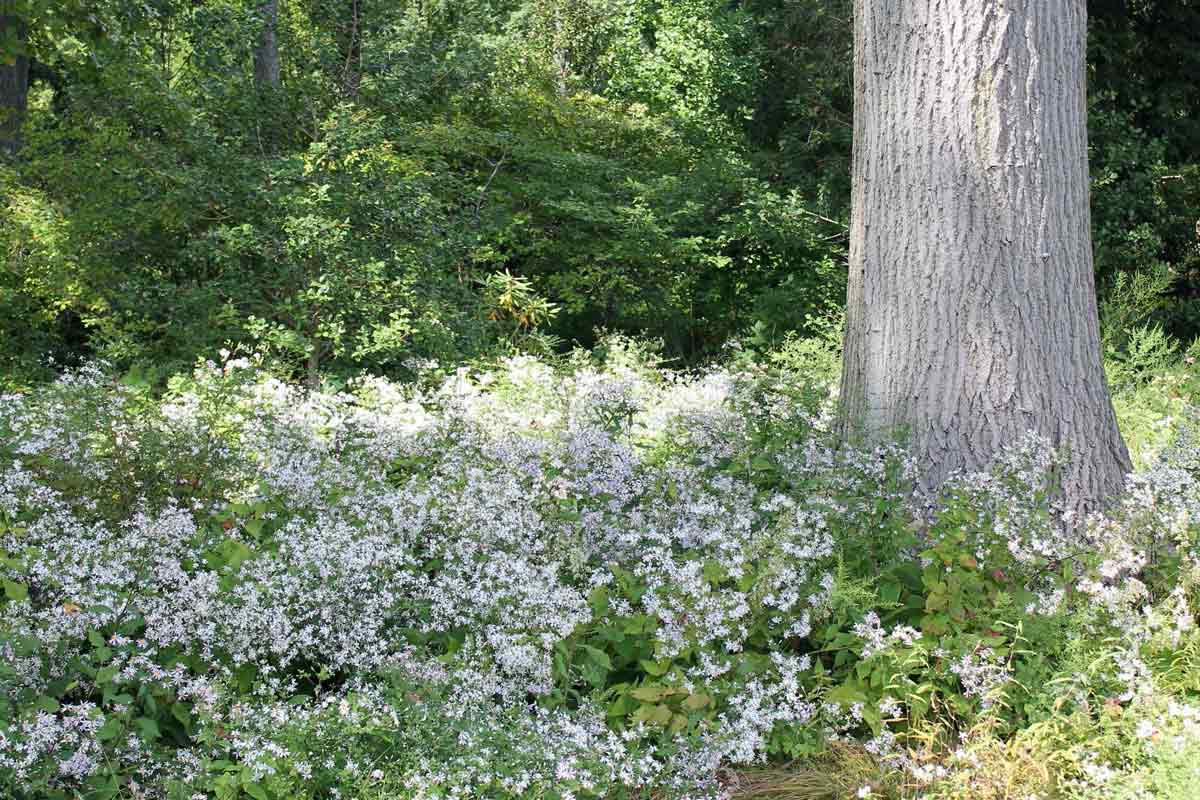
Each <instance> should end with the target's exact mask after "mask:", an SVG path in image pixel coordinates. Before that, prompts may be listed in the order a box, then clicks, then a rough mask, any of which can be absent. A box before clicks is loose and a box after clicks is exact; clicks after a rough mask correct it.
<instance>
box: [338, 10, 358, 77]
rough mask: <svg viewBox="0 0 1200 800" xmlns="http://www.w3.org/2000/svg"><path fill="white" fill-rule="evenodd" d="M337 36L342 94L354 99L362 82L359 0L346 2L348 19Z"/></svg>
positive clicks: (339, 29)
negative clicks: (340, 60) (340, 61)
mask: <svg viewBox="0 0 1200 800" xmlns="http://www.w3.org/2000/svg"><path fill="white" fill-rule="evenodd" d="M337 38H338V49H339V50H340V51H341V56H342V75H341V81H340V83H341V92H342V96H343V97H345V98H347V99H353V98H354V97H355V96H357V95H358V87H359V85H360V84H361V83H362V9H361V8H359V0H348V2H347V3H346V19H345V21H344V22H343V23H342V24H341V25H340V26H339V28H338V34H337Z"/></svg>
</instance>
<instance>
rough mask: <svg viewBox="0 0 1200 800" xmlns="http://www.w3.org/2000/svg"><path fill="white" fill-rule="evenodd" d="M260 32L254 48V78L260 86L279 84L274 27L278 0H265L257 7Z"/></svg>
mask: <svg viewBox="0 0 1200 800" xmlns="http://www.w3.org/2000/svg"><path fill="white" fill-rule="evenodd" d="M258 14H259V17H260V18H261V20H262V32H261V33H260V34H259V38H258V46H257V47H255V48H254V80H255V81H257V82H258V84H259V85H260V86H278V85H279V42H278V41H277V39H276V36H275V27H276V25H277V23H278V19H279V0H266V2H264V3H262V4H261V5H259V7H258Z"/></svg>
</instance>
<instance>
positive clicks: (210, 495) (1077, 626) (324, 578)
mask: <svg viewBox="0 0 1200 800" xmlns="http://www.w3.org/2000/svg"><path fill="white" fill-rule="evenodd" d="M788 347H789V349H788V350H786V351H785V352H783V353H782V354H781V355H780V356H778V357H776V358H773V359H772V358H767V359H754V358H737V359H735V360H734V361H733V363H732V365H731V366H727V367H714V368H710V369H708V370H705V371H701V372H690V373H682V372H672V371H670V370H667V369H665V368H664V367H663V366H662V365H661V364H658V363H656V362H655V360H654V358H653V349H652V348H649V347H647V346H646V345H645V344H642V343H637V342H632V341H629V340H627V339H622V338H620V337H610V338H609V339H607V340H606V341H605V342H604V345H603V347H602V348H600V349H598V350H597V351H596V352H595V353H586V352H578V353H576V354H575V355H574V356H572V357H571V358H569V359H566V360H564V361H562V362H560V363H557V364H552V363H549V362H547V361H544V360H540V359H537V358H533V357H530V356H516V357H512V358H509V359H507V360H505V361H503V362H500V363H499V364H497V365H496V366H494V367H492V368H486V369H485V368H475V369H471V368H459V369H457V370H445V369H435V368H434V367H433V365H423V366H417V367H414V369H416V370H418V371H419V372H420V373H421V374H422V376H423V377H422V378H421V380H419V381H417V382H414V383H409V384H397V383H393V382H389V381H386V380H382V379H376V378H364V379H360V380H357V381H355V382H352V383H350V384H347V385H346V386H345V387H343V388H342V389H341V390H334V389H331V388H329V389H324V390H311V389H308V388H301V387H297V386H295V385H292V384H289V383H287V382H284V381H281V380H279V379H277V378H274V377H272V376H271V375H270V374H269V372H268V371H266V370H265V369H263V368H262V367H261V366H260V365H259V364H258V363H257V362H256V361H255V359H254V358H247V357H237V356H236V354H225V355H224V356H223V358H222V360H221V361H220V362H204V363H201V364H200V365H199V366H198V367H197V369H196V370H195V372H194V373H193V374H192V375H190V376H185V377H180V378H177V379H175V380H173V381H172V382H171V384H170V388H169V390H168V391H167V392H166V393H165V394H161V395H160V394H154V393H151V392H150V391H149V390H148V389H146V388H145V387H143V386H140V385H139V384H137V383H136V382H134V381H131V380H124V381H123V380H121V379H119V378H118V377H116V376H113V375H112V374H110V373H108V372H107V371H106V370H105V369H104V368H103V367H102V366H98V365H92V366H88V367H85V368H82V369H80V370H76V371H73V372H69V373H66V374H64V375H63V376H62V377H61V378H60V379H59V380H58V381H56V382H55V383H53V384H51V385H47V386H45V387H42V388H40V389H38V390H36V391H31V392H29V393H25V394H20V395H7V396H4V397H3V398H0V551H2V552H0V580H2V582H3V599H0V606H2V607H3V615H2V621H0V787H2V788H3V791H4V792H5V793H7V794H8V795H9V796H13V797H17V798H43V797H44V798H74V797H87V798H97V800H99V799H100V798H116V797H129V798H133V797H138V798H141V797H161V798H181V799H182V798H187V799H188V800H194V799H195V798H208V797H212V798H218V800H235V799H236V798H241V797H250V798H254V800H264V799H267V800H282V798H292V797H309V798H313V799H314V800H316V798H329V797H358V798H385V797H387V798H393V797H411V798H433V797H513V798H517V797H520V798H539V797H540V798H563V799H565V798H585V797H593V798H650V797H654V798H659V797H676V798H717V797H726V796H729V795H730V794H731V793H738V792H741V791H743V789H744V787H747V786H754V785H766V784H764V783H762V781H766V782H767V783H769V779H768V778H765V777H764V778H762V779H761V781H760V782H759V783H755V781H756V780H759V779H758V778H756V779H754V780H749V779H745V780H743V779H741V778H737V777H736V776H735V772H734V770H739V769H748V768H750V767H754V768H755V769H758V770H761V769H763V768H764V767H765V766H766V765H768V764H773V765H776V768H777V766H778V765H780V764H783V763H786V762H788V761H790V760H793V759H804V760H807V761H808V762H810V763H822V759H826V760H827V759H829V758H831V754H841V755H840V756H838V757H837V759H835V760H838V763H846V764H849V763H852V762H853V763H858V764H859V765H860V766H861V764H862V763H863V759H866V760H867V761H869V762H870V763H871V764H873V765H875V766H874V770H875V772H874V773H872V772H871V770H859V772H861V774H863V775H868V774H874V775H876V776H877V777H875V778H871V779H870V780H867V779H866V778H864V781H865V782H864V783H863V784H862V785H861V786H858V787H855V790H856V791H859V793H860V796H863V797H866V796H887V795H889V794H890V795H895V796H918V795H920V794H922V793H925V794H928V793H933V792H943V793H948V794H947V796H964V797H970V796H975V795H971V794H970V791H975V790H976V789H978V787H979V786H983V785H984V784H985V783H986V781H984V780H983V779H982V778H981V775H982V774H983V771H982V770H981V768H980V766H979V765H981V764H982V765H986V764H987V763H988V762H987V756H988V754H995V753H998V752H1011V751H1006V750H1005V748H1009V747H1014V746H1018V745H1015V744H1013V743H1020V742H1029V741H1032V739H1031V738H1030V737H1034V736H1041V737H1042V739H1039V740H1037V741H1043V742H1044V741H1054V742H1057V743H1058V745H1056V749H1055V750H1054V751H1053V752H1054V753H1055V754H1056V755H1055V757H1054V758H1052V759H1049V760H1047V761H1045V762H1044V763H1045V764H1051V765H1053V770H1052V775H1051V777H1048V778H1047V779H1046V781H1043V784H1044V785H1045V786H1053V787H1054V790H1055V791H1061V792H1066V793H1067V794H1065V795H1064V796H1079V797H1093V796H1096V797H1098V796H1102V795H1099V794H1096V792H1098V791H1099V789H1097V788H1096V787H1098V786H1100V785H1101V782H1099V778H1097V775H1100V774H1106V773H1103V770H1109V771H1111V773H1112V776H1111V777H1110V780H1109V781H1108V782H1107V783H1104V785H1105V786H1123V787H1124V786H1128V787H1131V788H1129V791H1130V792H1134V791H1135V789H1136V788H1137V787H1139V786H1143V785H1145V786H1153V785H1157V784H1156V783H1155V782H1156V781H1158V782H1162V781H1169V780H1175V777H1176V772H1177V771H1178V770H1176V767H1175V766H1172V765H1176V764H1183V763H1186V759H1187V757H1188V754H1189V753H1192V752H1194V750H1195V748H1196V743H1195V738H1194V736H1193V734H1194V733H1195V720H1196V711H1195V706H1194V705H1192V704H1191V700H1190V699H1189V698H1190V696H1191V694H1192V693H1194V692H1195V691H1196V690H1197V689H1198V688H1200V684H1198V683H1197V681H1198V680H1200V678H1198V677H1197V676H1200V666H1197V665H1198V664H1200V656H1198V657H1196V658H1193V655H1194V654H1195V653H1197V652H1200V644H1197V642H1198V641H1200V640H1197V638H1196V633H1195V630H1194V624H1193V620H1194V610H1195V608H1196V604H1195V601H1196V591H1195V580H1196V577H1197V574H1198V572H1197V570H1198V567H1197V564H1200V562H1198V561H1197V558H1198V557H1200V552H1198V551H1197V541H1198V538H1197V537H1198V534H1200V528H1198V527H1197V526H1198V525H1200V484H1197V482H1196V477H1195V476H1196V467H1197V466H1200V457H1198V456H1196V449H1195V447H1194V445H1193V444H1191V442H1192V439H1191V438H1190V437H1191V434H1190V430H1191V427H1190V424H1189V423H1188V422H1187V421H1186V420H1182V421H1178V422H1174V423H1172V424H1173V429H1176V430H1178V431H1179V433H1178V436H1177V438H1176V444H1175V445H1174V446H1172V447H1168V448H1165V450H1164V451H1163V452H1162V455H1161V457H1160V459H1159V461H1158V462H1156V465H1155V466H1154V467H1153V468H1152V469H1149V470H1147V471H1144V472H1143V473H1140V474H1139V475H1137V476H1134V477H1133V478H1131V482H1130V486H1129V492H1128V494H1127V497H1126V499H1125V501H1124V502H1123V504H1122V505H1121V506H1119V507H1117V508H1114V509H1112V510H1111V511H1110V512H1109V513H1108V514H1106V515H1096V516H1095V517H1093V518H1089V519H1087V520H1078V521H1074V522H1073V523H1068V524H1064V523H1063V520H1062V516H1061V514H1059V512H1058V509H1057V508H1056V506H1055V498H1056V493H1055V474H1056V470H1057V468H1058V464H1059V459H1060V458H1061V457H1062V456H1061V454H1056V453H1055V452H1054V451H1053V450H1052V449H1051V448H1050V447H1049V445H1048V443H1047V442H1045V441H1043V440H1041V439H1039V438H1037V437H1035V436H1030V437H1027V438H1025V439H1022V440H1020V441H1016V442H1012V443H1011V446H1010V447H1009V449H1008V450H1007V451H1006V454H1005V455H1004V456H1003V457H1002V458H1001V459H999V460H998V461H997V462H996V463H995V464H994V465H993V467H992V468H990V469H989V470H987V471H984V472H980V473H977V474H969V475H960V476H957V477H955V478H954V479H953V480H952V481H951V482H950V483H949V484H947V486H946V488H945V490H944V491H943V493H942V494H941V495H940V496H938V497H935V498H920V499H914V498H913V495H912V486H913V485H914V484H915V480H914V478H915V475H916V473H915V470H916V468H917V467H916V465H915V464H914V463H913V462H912V461H911V459H909V458H908V457H907V455H906V453H905V450H904V448H903V446H902V443H899V442H898V443H895V444H880V445H877V446H874V447H871V448H867V449H856V448H847V447H843V446H839V445H838V444H837V443H836V441H835V439H834V438H833V437H832V436H831V434H830V432H829V424H828V423H829V419H828V411H829V408H830V405H829V402H828V398H829V380H830V376H831V375H832V373H831V371H830V370H827V369H818V368H819V367H820V366H821V365H822V364H825V362H826V361H827V360H828V359H827V355H828V353H827V350H828V348H825V347H823V346H821V345H819V344H814V345H813V346H811V347H807V346H797V345H795V344H790V345H788ZM806 359H817V360H818V362H819V363H814V365H813V369H811V370H809V369H806ZM816 375H821V376H825V377H823V378H819V379H818V378H815V377H814V376H816ZM1143 723H1144V724H1143ZM1146 726H1150V727H1146ZM1084 731H1099V732H1100V733H1098V734H1096V737H1098V738H1096V737H1091V734H1087V735H1085V733H1084ZM1147 731H1149V733H1147ZM1156 732H1157V733H1156ZM1143 734H1145V735H1143ZM1155 736H1158V738H1157V739H1156V738H1155ZM1089 737H1091V738H1089ZM1147 742H1148V743H1149V744H1145V746H1144V747H1143V744H1144V743H1147ZM1084 743H1088V744H1087V746H1086V747H1085V746H1084ZM1031 747H1032V745H1031ZM1139 747H1142V748H1143V749H1141V750H1138V748H1139ZM1030 752H1036V750H1032V749H1031V750H1030ZM846 754H857V755H855V756H854V757H853V758H850V757H849V756H847V755H846ZM855 759H858V760H857V761H855ZM972 759H975V761H972ZM856 769H857V768H856ZM1049 769H1050V768H1049V767H1047V770H1049ZM1180 769H1182V767H1180ZM1173 770H1174V771H1173ZM859 772H856V773H855V774H859ZM746 774H747V775H750V774H752V773H746ZM753 774H758V775H765V774H767V773H761V772H760V773H753ZM989 774H998V773H989ZM1047 774H1048V775H1049V774H1050V772H1047ZM972 781H974V783H972ZM827 785H837V786H841V785H842V784H841V783H839V782H838V781H833V783H832V784H827ZM972 786H975V787H976V789H972V788H971V787H972ZM739 787H743V788H739ZM964 787H966V788H964ZM843 788H845V787H843ZM979 791H982V789H980V790H979ZM1036 791H1042V789H1038V790H1036ZM1122 791H1124V789H1123V790H1122ZM1147 791H1148V790H1147ZM863 792H866V793H865V794H864V793H863ZM954 792H959V794H958V795H954ZM962 792H967V794H962ZM1089 792H1090V793H1091V794H1089ZM979 796H989V795H979ZM993 796H997V797H1002V796H1016V795H1007V794H995V795H993ZM1129 796H1130V797H1133V796H1137V795H1136V794H1130V795H1129Z"/></svg>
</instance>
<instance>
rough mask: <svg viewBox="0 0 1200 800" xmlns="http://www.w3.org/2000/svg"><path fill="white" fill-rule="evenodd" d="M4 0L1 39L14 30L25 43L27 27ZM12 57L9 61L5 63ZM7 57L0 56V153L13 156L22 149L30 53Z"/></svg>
mask: <svg viewBox="0 0 1200 800" xmlns="http://www.w3.org/2000/svg"><path fill="white" fill-rule="evenodd" d="M7 5H8V4H7V3H0V40H5V39H7V38H8V37H9V36H11V32H12V31H16V39H17V42H18V43H20V45H22V46H24V44H25V42H26V37H27V35H28V29H27V26H26V24H25V21H24V20H22V19H21V18H20V17H17V16H15V15H13V14H8V13H5V12H6V11H7V10H8V9H7V8H6V6H7ZM10 59H11V61H12V63H8V61H9V60H10ZM10 59H4V58H2V57H0V155H3V154H7V155H9V156H15V155H16V154H17V152H18V151H19V150H20V149H21V128H22V127H23V126H24V124H25V112H26V109H27V107H28V97H29V57H28V55H26V54H25V53H20V54H17V55H16V56H15V57H11V56H10Z"/></svg>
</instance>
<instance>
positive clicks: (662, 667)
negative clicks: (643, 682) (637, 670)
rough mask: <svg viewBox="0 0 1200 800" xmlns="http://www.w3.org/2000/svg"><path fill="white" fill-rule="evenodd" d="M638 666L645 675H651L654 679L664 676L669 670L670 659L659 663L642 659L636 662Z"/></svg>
mask: <svg viewBox="0 0 1200 800" xmlns="http://www.w3.org/2000/svg"><path fill="white" fill-rule="evenodd" d="M638 664H639V665H641V667H642V669H643V670H644V671H645V672H646V674H648V675H653V676H654V677H655V678H659V677H662V676H663V675H666V674H667V671H668V670H670V669H671V659H669V658H667V659H663V660H661V661H651V660H650V659H648V658H643V659H641V660H640V661H638Z"/></svg>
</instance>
